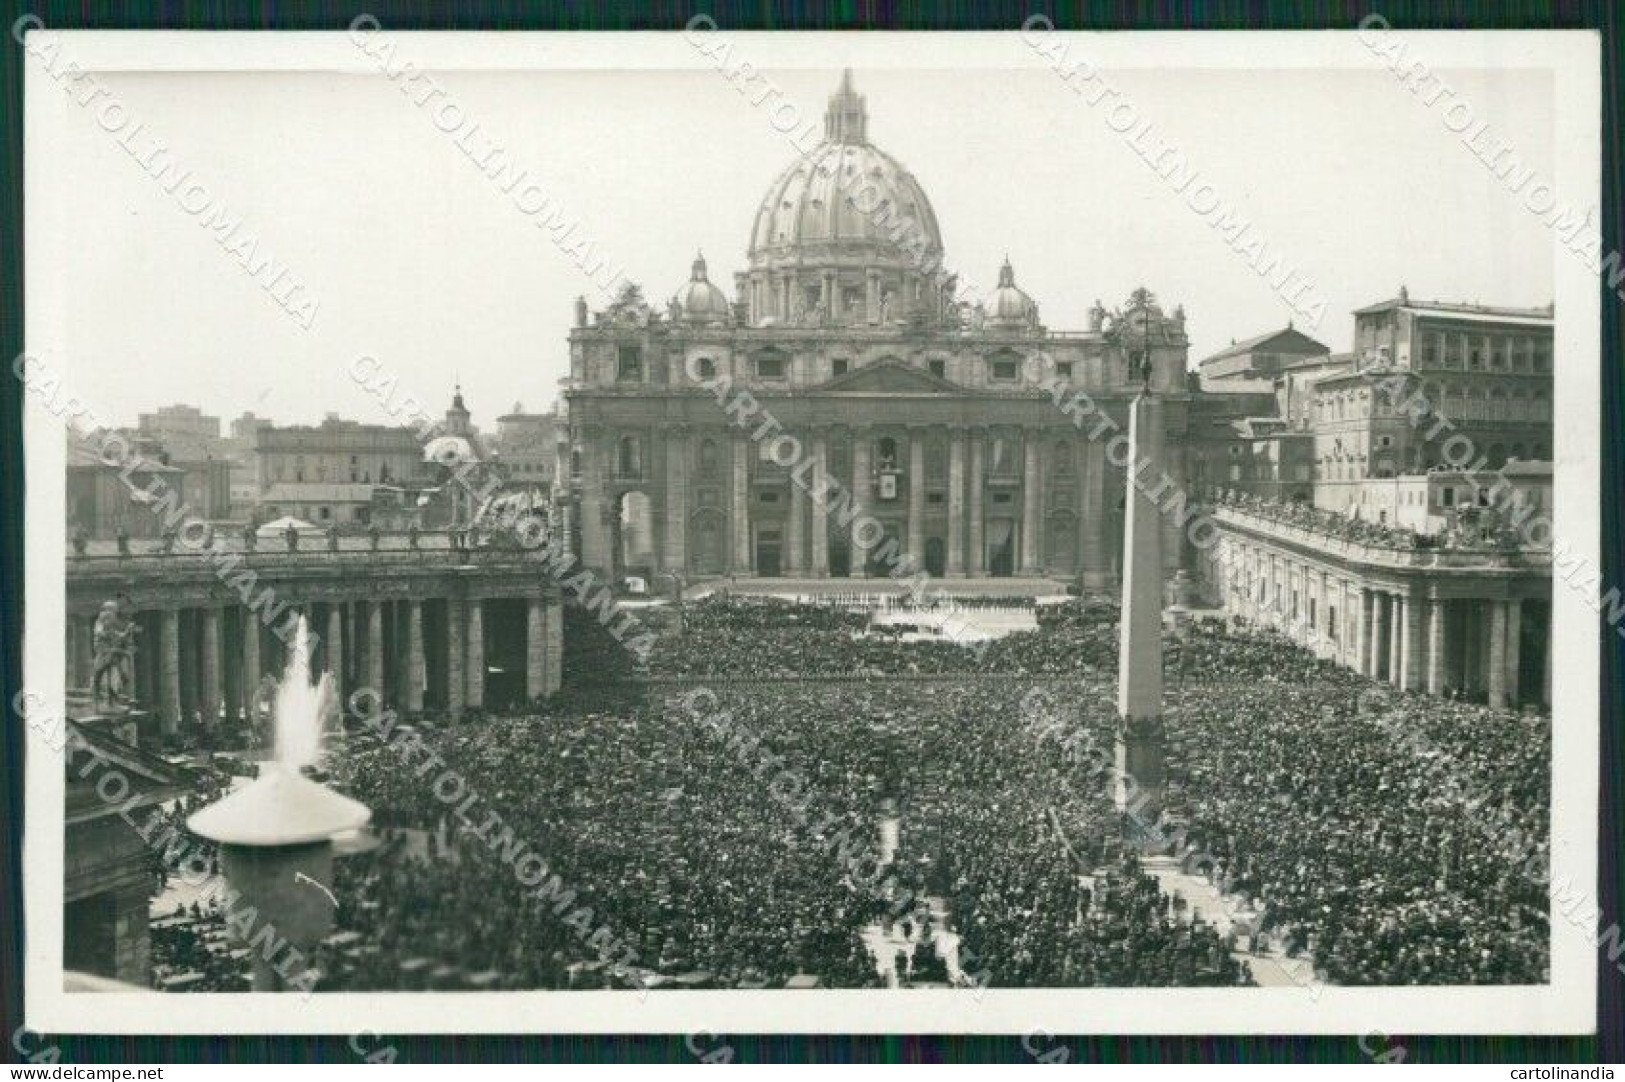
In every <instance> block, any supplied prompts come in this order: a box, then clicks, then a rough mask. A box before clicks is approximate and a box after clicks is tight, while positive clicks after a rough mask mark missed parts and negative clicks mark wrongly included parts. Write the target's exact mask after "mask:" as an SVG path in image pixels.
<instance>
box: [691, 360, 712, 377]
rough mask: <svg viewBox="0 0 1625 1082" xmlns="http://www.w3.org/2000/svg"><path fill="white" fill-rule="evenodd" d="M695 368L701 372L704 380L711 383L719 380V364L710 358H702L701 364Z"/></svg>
mask: <svg viewBox="0 0 1625 1082" xmlns="http://www.w3.org/2000/svg"><path fill="white" fill-rule="evenodd" d="M694 367H695V369H696V370H697V371H698V372H699V374H700V379H702V380H705V381H710V380H714V379H716V378H717V362H716V361H713V360H712V359H711V358H709V357H701V358H700V360H699V363H698V364H696V365H695V366H694Z"/></svg>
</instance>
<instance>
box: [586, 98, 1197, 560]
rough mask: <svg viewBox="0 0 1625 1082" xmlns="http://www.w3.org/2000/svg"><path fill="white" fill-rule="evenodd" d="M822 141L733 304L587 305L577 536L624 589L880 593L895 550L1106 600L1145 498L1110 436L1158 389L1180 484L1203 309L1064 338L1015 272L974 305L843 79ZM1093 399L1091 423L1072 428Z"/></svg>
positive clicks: (1147, 297)
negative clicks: (1128, 496)
mask: <svg viewBox="0 0 1625 1082" xmlns="http://www.w3.org/2000/svg"><path fill="white" fill-rule="evenodd" d="M824 127H825V130H824V141H823V143H822V144H821V145H820V146H819V147H818V148H817V149H816V150H815V151H814V152H812V153H811V154H809V155H808V156H806V157H804V158H799V159H797V160H795V161H793V162H791V163H790V164H789V165H788V166H787V167H786V168H785V169H784V170H783V172H781V173H780V174H779V175H778V176H777V177H776V178H774V179H773V180H772V182H771V183H770V184H769V185H768V186H767V190H766V192H765V194H764V196H763V198H762V202H761V204H760V205H759V206H758V207H757V208H756V212H755V218H754V222H753V224H752V225H751V229H750V234H749V239H748V248H747V254H748V263H747V267H746V269H745V270H743V271H740V272H739V273H737V274H736V275H735V276H734V281H733V283H732V285H733V292H732V296H731V297H730V295H729V294H728V293H725V292H724V291H723V289H722V288H720V287H719V286H718V285H717V284H716V283H714V282H712V281H711V279H710V274H709V270H708V267H707V264H706V261H705V260H704V258H703V257H700V258H696V259H695V261H694V263H693V267H692V271H691V275H690V278H689V280H688V281H687V282H686V283H684V284H683V285H682V287H681V288H680V289H679V290H678V291H677V293H676V295H675V296H673V297H672V298H671V299H670V300H669V302H667V303H666V304H664V305H659V304H655V305H651V304H650V303H648V302H647V301H645V300H644V298H643V297H642V296H641V295H640V294H639V292H638V291H636V290H635V289H634V290H628V291H626V292H624V293H623V294H622V296H621V297H620V298H619V299H618V300H617V301H616V302H615V303H614V304H612V305H610V306H609V307H608V308H607V309H606V310H604V311H600V312H589V311H588V310H587V306H586V304H585V302H578V304H577V313H576V326H575V327H574V329H573V330H572V332H571V335H570V377H569V379H568V381H567V384H566V391H565V400H566V407H567V414H568V435H567V438H566V439H565V440H564V441H562V443H561V447H562V449H563V455H562V458H563V461H561V463H560V476H561V477H568V479H569V480H568V484H567V485H566V486H564V488H565V491H566V498H565V500H563V501H562V504H563V508H564V515H565V518H566V520H567V521H566V523H565V529H564V535H565V536H566V537H568V538H570V540H571V543H572V544H573V545H574V546H575V548H576V551H577V552H578V554H579V556H580V557H581V560H582V562H583V563H584V564H585V565H586V566H587V567H589V568H592V569H595V570H597V571H599V572H601V573H603V574H605V575H610V576H613V577H615V578H616V579H619V578H621V577H623V576H625V575H643V576H647V577H649V578H650V579H651V580H658V579H662V578H665V577H668V576H679V577H681V578H683V579H686V580H693V579H696V578H703V577H709V576H722V575H731V576H735V577H759V578H776V577H794V578H832V577H850V578H864V577H869V576H878V575H882V574H886V573H888V572H889V571H892V570H894V569H895V562H893V563H891V564H888V563H886V562H885V561H883V560H882V558H881V555H880V554H881V553H883V552H888V551H889V552H893V553H895V552H897V551H901V552H903V553H906V554H907V555H908V556H909V557H912V561H911V562H912V563H913V565H914V566H917V567H920V568H923V569H924V570H925V571H927V572H928V573H930V574H932V575H936V576H945V577H948V578H959V577H1041V576H1042V577H1051V578H1055V577H1059V578H1065V579H1068V580H1073V581H1080V582H1082V583H1083V584H1084V585H1085V586H1095V587H1100V586H1105V585H1108V584H1109V583H1110V582H1111V581H1112V579H1113V578H1114V577H1115V574H1116V570H1117V567H1118V564H1119V562H1120V550H1121V535H1122V507H1123V497H1124V492H1125V478H1124V473H1123V469H1122V460H1121V458H1120V457H1117V458H1116V459H1115V460H1114V456H1110V455H1108V453H1107V445H1108V441H1107V440H1103V439H1101V438H1099V436H1100V433H1099V429H1098V425H1099V424H1101V423H1104V422H1100V421H1098V420H1097V419H1096V418H1098V417H1100V416H1104V417H1107V418H1110V419H1111V421H1112V422H1113V423H1115V424H1117V425H1121V426H1122V427H1123V429H1124V430H1125V431H1126V427H1127V418H1128V407H1129V404H1130V403H1131V402H1132V400H1133V398H1134V396H1135V395H1136V394H1138V393H1140V392H1141V391H1142V390H1143V389H1145V388H1147V387H1149V388H1150V389H1151V390H1152V391H1154V392H1156V393H1157V399H1158V408H1157V410H1156V416H1157V417H1158V421H1157V423H1156V428H1157V429H1158V431H1157V432H1156V433H1155V434H1154V443H1155V446H1156V449H1157V452H1156V453H1157V455H1158V458H1159V462H1160V464H1161V467H1162V470H1163V471H1164V472H1166V473H1167V474H1168V476H1169V477H1170V478H1171V479H1172V481H1173V482H1174V483H1175V484H1178V485H1183V482H1184V453H1183V447H1184V442H1185V441H1184V436H1185V426H1186V423H1187V422H1186V417H1187V407H1188V397H1189V396H1188V395H1187V392H1186V378H1185V372H1186V367H1187V353H1188V348H1189V347H1188V340H1187V338H1186V335H1185V327H1184V314H1183V312H1182V311H1181V310H1179V309H1175V310H1174V311H1173V312H1172V313H1167V312H1165V311H1164V310H1163V308H1162V307H1161V306H1160V305H1159V304H1158V303H1157V301H1156V299H1155V298H1154V297H1153V296H1152V295H1151V294H1150V293H1148V292H1147V291H1145V290H1138V291H1136V292H1135V294H1134V296H1133V297H1131V298H1130V299H1129V302H1128V303H1127V304H1126V305H1125V306H1124V307H1123V308H1122V309H1121V310H1119V311H1117V312H1114V313H1111V314H1108V312H1107V311H1106V309H1105V308H1104V306H1102V305H1100V304H1099V303H1098V302H1097V303H1096V305H1095V306H1094V308H1093V309H1092V310H1091V312H1090V316H1089V326H1088V328H1087V329H1084V330H1076V331H1058V330H1052V329H1050V328H1049V327H1047V326H1046V325H1045V324H1044V323H1043V321H1042V319H1041V318H1040V314H1039V311H1040V310H1039V306H1038V304H1037V303H1036V302H1035V301H1034V300H1033V299H1032V298H1031V297H1030V296H1029V295H1028V294H1027V293H1025V292H1024V291H1023V290H1022V289H1021V287H1020V286H1019V285H1018V284H1017V279H1016V273H1015V270H1014V268H1013V267H1012V265H1011V264H1010V262H1009V261H1008V259H1007V260H1006V262H1005V263H1004V265H1003V266H1002V267H1001V268H999V270H998V274H997V279H996V280H997V285H996V287H994V288H993V289H992V290H991V291H987V292H977V291H974V290H969V289H962V288H961V286H960V282H959V281H958V280H957V279H956V278H955V277H954V276H952V275H950V274H948V273H947V272H946V271H945V270H944V269H943V253H944V248H943V241H942V234H941V231H940V229H939V227H938V224H937V219H936V214H935V212H934V211H933V210H932V207H931V203H930V200H929V198H928V197H927V195H926V193H925V190H924V189H923V188H922V187H921V185H920V184H919V182H918V181H917V180H916V179H915V178H914V177H913V175H912V174H910V173H909V171H908V170H907V169H906V168H905V167H904V166H903V165H902V164H901V163H899V162H898V161H897V160H896V159H895V158H893V157H891V156H890V155H888V154H887V153H886V152H885V151H883V150H881V149H880V148H879V147H877V146H876V145H874V144H873V143H872V142H871V141H870V139H869V117H868V111H867V108H866V103H865V100H864V98H863V97H862V96H861V95H859V94H858V93H857V92H856V91H855V89H854V87H853V85H852V81H851V78H850V76H849V75H848V76H846V77H844V78H843V80H842V82H841V84H840V86H839V87H838V89H837V90H836V91H835V93H834V94H833V95H832V96H831V98H830V101H829V106H828V110H827V112H826V115H825V122H824ZM718 386H727V387H729V388H730V389H732V391H733V392H734V394H733V397H732V399H730V401H735V402H736V401H737V398H738V392H740V391H744V392H748V395H749V398H750V400H751V401H752V402H753V403H755V404H756V405H757V406H759V413H757V417H758V418H767V417H771V418H772V419H773V430H774V431H775V432H777V431H780V430H782V431H783V432H784V433H786V434H788V435H790V436H793V437H794V438H795V440H796V441H797V443H798V444H799V445H800V446H801V447H803V448H805V449H806V455H807V456H809V457H810V459H811V465H810V469H809V470H808V471H804V473H803V477H805V475H806V473H807V472H810V473H811V475H812V476H814V477H816V478H819V479H823V478H828V479H832V480H834V481H836V482H837V483H838V484H839V485H840V486H842V487H843V488H846V489H848V490H850V493H851V496H852V501H853V503H855V504H856V505H857V506H859V507H861V508H862V509H863V511H864V512H865V518H869V517H872V518H873V519H875V520H877V521H878V522H879V523H880V524H881V526H882V527H883V528H884V531H885V537H886V542H889V543H881V544H875V543H873V539H872V538H867V539H866V538H862V537H858V536H855V535H854V530H853V528H852V525H853V524H852V522H851V520H850V518H849V517H847V518H846V519H845V521H843V517H842V516H838V515H835V516H832V515H831V513H830V508H829V507H828V506H827V505H826V503H825V502H824V501H821V500H819V499H814V498H812V497H811V495H810V493H809V488H811V489H812V490H813V491H818V490H819V486H818V485H816V484H815V485H806V484H803V483H797V482H795V481H793V480H792V474H794V473H796V466H797V465H798V463H794V462H790V463H787V462H784V461H782V459H781V458H780V457H779V456H778V455H776V454H775V452H774V450H773V447H772V441H768V440H763V439H760V438H758V437H757V435H756V434H757V433H758V432H760V431H761V428H760V426H759V425H754V424H753V425H748V426H747V425H742V424H740V423H739V420H740V418H739V416H738V413H737V412H731V411H730V410H729V409H728V408H727V405H728V403H727V402H726V401H724V399H723V397H722V396H719V395H718V394H717V393H716V390H717V388H718ZM1080 393H1081V394H1082V395H1086V396H1087V401H1088V402H1090V403H1091V408H1092V409H1093V410H1094V411H1095V414H1094V416H1093V417H1091V418H1090V423H1088V424H1081V423H1080V419H1079V416H1078V412H1077V410H1076V408H1074V409H1072V410H1071V411H1069V410H1068V409H1066V408H1064V407H1065V404H1066V403H1067V402H1073V403H1075V402H1077V401H1078V400H1079V399H1078V396H1079V394H1080ZM1091 433H1093V436H1094V438H1091ZM1166 527H1167V528H1168V530H1169V531H1170V534H1177V531H1178V529H1179V527H1178V524H1177V523H1176V522H1173V521H1172V520H1170V521H1169V522H1168V523H1167V524H1166ZM1169 540H1170V542H1171V543H1168V544H1165V545H1164V546H1163V548H1164V552H1165V553H1166V557H1165V562H1166V563H1167V564H1168V565H1170V566H1173V565H1176V564H1177V563H1178V561H1179V559H1180V555H1181V546H1180V544H1179V543H1178V542H1177V537H1172V536H1171V537H1170V539H1169Z"/></svg>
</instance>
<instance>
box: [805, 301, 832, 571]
mask: <svg viewBox="0 0 1625 1082" xmlns="http://www.w3.org/2000/svg"><path fill="white" fill-rule="evenodd" d="M824 285H825V291H826V293H827V292H828V286H829V279H828V278H827V277H826V278H825V279H824ZM824 310H825V311H828V310H829V308H828V305H827V304H826V305H825V309H824ZM828 478H829V433H828V432H826V431H825V430H824V429H822V428H820V429H817V430H816V431H814V432H813V434H812V470H811V472H810V475H809V480H810V482H811V486H810V487H811V489H812V491H811V493H809V494H808V497H807V500H808V503H810V504H811V505H812V574H813V578H817V579H827V578H829V480H828Z"/></svg>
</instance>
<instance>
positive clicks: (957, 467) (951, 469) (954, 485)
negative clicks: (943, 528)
mask: <svg viewBox="0 0 1625 1082" xmlns="http://www.w3.org/2000/svg"><path fill="white" fill-rule="evenodd" d="M947 570H948V574H949V575H950V576H952V577H953V578H964V576H965V434H964V432H962V431H961V430H960V429H957V428H954V429H950V430H949V432H948V566H947Z"/></svg>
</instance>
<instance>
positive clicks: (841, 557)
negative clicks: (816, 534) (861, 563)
mask: <svg viewBox="0 0 1625 1082" xmlns="http://www.w3.org/2000/svg"><path fill="white" fill-rule="evenodd" d="M829 573H830V577H832V578H845V577H846V576H847V575H850V574H851V573H852V540H851V538H850V537H848V536H847V534H846V531H844V530H842V531H841V532H839V533H837V534H835V535H834V536H832V537H831V538H830V539H829Z"/></svg>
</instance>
